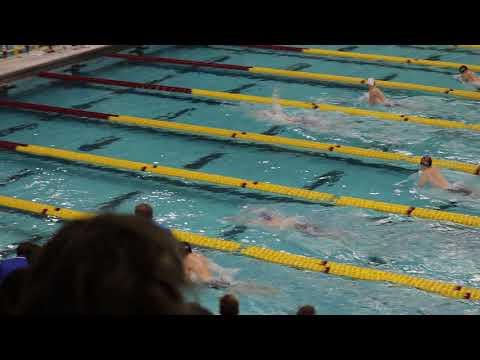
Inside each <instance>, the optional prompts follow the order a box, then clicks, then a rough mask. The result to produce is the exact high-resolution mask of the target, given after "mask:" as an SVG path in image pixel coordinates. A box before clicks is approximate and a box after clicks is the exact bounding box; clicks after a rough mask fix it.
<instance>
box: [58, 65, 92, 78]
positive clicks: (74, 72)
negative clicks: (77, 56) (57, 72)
mask: <svg viewBox="0 0 480 360" xmlns="http://www.w3.org/2000/svg"><path fill="white" fill-rule="evenodd" d="M86 66H88V65H87V64H73V65H72V66H70V67H68V68H67V69H65V70H63V72H64V73H70V74H72V75H81V74H82V72H81V71H80V69H81V68H84V67H86Z"/></svg>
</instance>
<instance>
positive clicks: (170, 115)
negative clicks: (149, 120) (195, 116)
mask: <svg viewBox="0 0 480 360" xmlns="http://www.w3.org/2000/svg"><path fill="white" fill-rule="evenodd" d="M195 110H197V108H186V109H183V110H180V111H177V112H176V113H173V114H172V113H168V114H167V115H165V116H157V117H155V119H162V118H164V119H167V120H175V119H176V118H178V117H179V116H182V115H184V114H190V113H191V112H193V111H195Z"/></svg>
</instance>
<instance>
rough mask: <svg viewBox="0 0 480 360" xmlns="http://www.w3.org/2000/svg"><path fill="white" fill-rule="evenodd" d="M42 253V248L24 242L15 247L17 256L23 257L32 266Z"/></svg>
mask: <svg viewBox="0 0 480 360" xmlns="http://www.w3.org/2000/svg"><path fill="white" fill-rule="evenodd" d="M41 251H42V247H41V246H39V245H35V244H32V243H31V242H24V243H21V244H20V245H18V247H17V256H23V257H25V258H26V259H27V261H28V263H29V264H30V265H32V264H33V263H34V261H35V260H36V259H37V258H38V256H39V255H40V253H41Z"/></svg>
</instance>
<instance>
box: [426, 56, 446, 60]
mask: <svg viewBox="0 0 480 360" xmlns="http://www.w3.org/2000/svg"><path fill="white" fill-rule="evenodd" d="M441 57H442V55H430V56H429V57H427V58H425V60H433V61H437V60H440V59H441Z"/></svg>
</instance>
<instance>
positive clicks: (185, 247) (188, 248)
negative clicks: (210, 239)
mask: <svg viewBox="0 0 480 360" xmlns="http://www.w3.org/2000/svg"><path fill="white" fill-rule="evenodd" d="M182 245H183V248H184V249H185V252H186V253H187V254H191V253H192V246H191V245H190V244H189V243H187V242H182Z"/></svg>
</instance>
